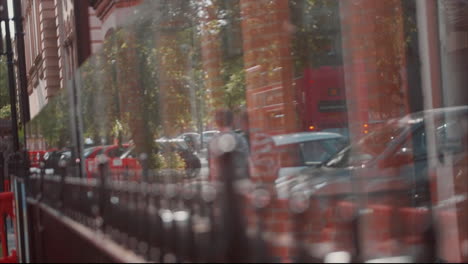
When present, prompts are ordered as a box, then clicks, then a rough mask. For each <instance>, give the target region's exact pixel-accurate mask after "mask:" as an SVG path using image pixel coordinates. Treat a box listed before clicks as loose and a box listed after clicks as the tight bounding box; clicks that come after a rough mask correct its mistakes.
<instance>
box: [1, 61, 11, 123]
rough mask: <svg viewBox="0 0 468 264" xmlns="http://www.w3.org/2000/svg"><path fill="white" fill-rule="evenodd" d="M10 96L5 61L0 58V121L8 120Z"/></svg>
mask: <svg viewBox="0 0 468 264" xmlns="http://www.w3.org/2000/svg"><path fill="white" fill-rule="evenodd" d="M10 115H11V110H10V94H9V91H8V72H7V65H6V62H5V59H4V58H3V57H2V58H0V119H7V118H10Z"/></svg>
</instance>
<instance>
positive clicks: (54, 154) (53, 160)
mask: <svg viewBox="0 0 468 264" xmlns="http://www.w3.org/2000/svg"><path fill="white" fill-rule="evenodd" d="M70 160H71V150H69V149H62V150H55V151H50V152H47V153H45V154H44V168H45V169H46V170H50V169H52V170H53V173H56V172H57V171H59V169H60V163H61V162H65V164H68V163H69V161H70Z"/></svg>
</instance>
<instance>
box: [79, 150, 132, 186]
mask: <svg viewBox="0 0 468 264" xmlns="http://www.w3.org/2000/svg"><path fill="white" fill-rule="evenodd" d="M128 148H129V145H128V144H123V145H122V146H121V147H119V145H107V146H96V147H91V148H87V149H85V152H84V155H83V156H84V158H85V170H86V175H87V176H88V178H91V177H92V175H93V174H94V173H97V168H98V162H97V157H98V156H99V155H105V156H106V157H107V158H109V159H111V162H112V160H113V159H115V158H118V157H120V155H122V154H123V153H124V152H125V151H127V150H128ZM110 166H111V165H110Z"/></svg>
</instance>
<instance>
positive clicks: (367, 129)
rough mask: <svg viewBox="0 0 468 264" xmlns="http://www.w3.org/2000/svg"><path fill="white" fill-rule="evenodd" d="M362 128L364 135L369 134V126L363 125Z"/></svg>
mask: <svg viewBox="0 0 468 264" xmlns="http://www.w3.org/2000/svg"><path fill="white" fill-rule="evenodd" d="M362 128H363V131H362V132H363V133H364V134H369V124H364V125H362Z"/></svg>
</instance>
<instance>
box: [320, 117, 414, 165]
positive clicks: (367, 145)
mask: <svg viewBox="0 0 468 264" xmlns="http://www.w3.org/2000/svg"><path fill="white" fill-rule="evenodd" d="M407 129H409V127H406V126H405V125H404V124H403V123H401V122H392V123H390V124H388V125H386V126H384V127H382V128H380V129H378V130H376V131H375V132H373V133H371V134H369V135H368V136H366V137H364V138H363V139H362V140H360V141H359V142H357V143H356V144H352V145H350V146H347V147H345V148H344V149H342V150H341V151H339V152H338V153H337V154H336V155H334V156H333V157H332V158H331V159H329V160H328V162H326V163H325V166H326V167H341V168H345V167H356V166H362V165H364V164H366V163H368V162H370V161H372V160H374V159H375V158H376V157H377V156H378V155H380V154H381V153H382V152H383V151H384V150H385V149H386V148H387V147H388V146H390V145H391V144H393V142H395V141H396V140H397V139H398V138H399V137H400V136H401V135H402V134H403V133H404V132H405V131H406V130H407Z"/></svg>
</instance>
